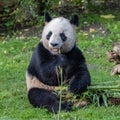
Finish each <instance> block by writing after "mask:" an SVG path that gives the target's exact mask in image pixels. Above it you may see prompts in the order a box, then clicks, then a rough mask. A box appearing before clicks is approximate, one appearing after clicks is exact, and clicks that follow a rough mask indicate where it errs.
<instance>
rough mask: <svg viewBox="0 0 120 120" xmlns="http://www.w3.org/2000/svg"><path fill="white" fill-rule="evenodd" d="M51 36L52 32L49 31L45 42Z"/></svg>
mask: <svg viewBox="0 0 120 120" xmlns="http://www.w3.org/2000/svg"><path fill="white" fill-rule="evenodd" d="M51 35H52V32H51V31H50V32H49V33H48V34H47V35H46V38H47V40H49V39H50V37H51Z"/></svg>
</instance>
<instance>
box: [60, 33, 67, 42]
mask: <svg viewBox="0 0 120 120" xmlns="http://www.w3.org/2000/svg"><path fill="white" fill-rule="evenodd" d="M60 37H61V39H62V40H63V41H66V40H67V37H66V36H65V34H64V33H60Z"/></svg>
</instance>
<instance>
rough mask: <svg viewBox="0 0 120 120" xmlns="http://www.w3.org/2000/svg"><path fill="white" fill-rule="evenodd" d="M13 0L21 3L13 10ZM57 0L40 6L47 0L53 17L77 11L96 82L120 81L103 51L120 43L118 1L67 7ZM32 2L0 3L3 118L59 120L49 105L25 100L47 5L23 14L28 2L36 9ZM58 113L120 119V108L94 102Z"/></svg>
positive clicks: (74, 118)
mask: <svg viewBox="0 0 120 120" xmlns="http://www.w3.org/2000/svg"><path fill="white" fill-rule="evenodd" d="M105 1H107V0H105ZM3 2H8V1H7V0H5V1H3ZM12 2H15V6H16V5H17V6H16V8H15V9H12V7H11V6H10V5H11V3H12ZM19 2H20V3H19ZM36 2H37V0H36ZM59 2H60V1H59V0H53V1H49V0H48V1H47V2H46V1H44V0H43V1H42V3H40V4H45V10H49V12H50V13H52V16H54V17H56V16H58V15H62V16H65V17H67V18H69V17H70V16H71V14H73V13H76V14H78V15H79V18H80V26H79V27H78V28H77V45H78V47H79V48H80V49H81V50H82V51H83V53H84V55H85V57H86V60H87V64H88V67H89V70H90V74H91V78H92V84H94V83H100V82H103V81H104V82H107V81H118V80H119V79H120V77H119V76H111V75H110V71H111V69H112V67H113V63H109V62H108V60H107V57H106V54H105V53H106V51H108V50H109V49H112V47H113V45H114V44H115V43H117V42H120V9H119V8H120V7H119V3H120V2H119V0H118V1H117V0H115V1H114V2H113V1H109V2H108V1H107V2H105V3H104V4H103V3H99V4H98V3H96V2H94V1H93V3H94V4H93V3H92V5H91V3H89V4H87V8H86V6H85V7H84V5H83V3H82V2H81V1H79V0H75V1H70V0H68V2H67V1H66V2H65V4H64V5H63V6H59V5H60V3H59ZM88 2H89V1H88ZM34 3H35V2H34V1H33V0H29V1H28V0H26V1H24V0H21V1H19V0H11V1H9V2H8V3H5V4H6V5H7V6H2V2H0V5H1V6H2V7H0V11H1V10H2V8H4V9H3V10H2V13H3V14H1V15H0V17H1V19H0V20H1V21H2V22H1V24H0V26H1V29H0V33H1V37H0V120H29V119H30V120H38V119H40V120H56V119H57V115H54V114H51V113H48V112H47V110H46V109H40V108H33V107H32V106H31V105H30V104H29V102H28V99H27V91H26V83H25V71H26V69H27V66H28V63H29V61H30V59H31V55H32V52H33V50H34V48H35V46H36V45H37V43H38V42H39V40H40V37H41V32H42V28H43V25H44V24H43V21H44V20H43V16H42V14H43V13H42V12H43V11H44V10H43V8H42V11H41V12H40V11H38V13H37V14H36V13H34V12H32V13H31V16H32V17H26V16H25V12H24V10H23V8H25V9H27V6H26V5H30V6H34V7H33V8H36V9H38V8H37V7H36V4H34ZM48 3H49V4H48ZM8 5H9V6H10V7H9V6H8ZM85 5H86V4H85ZM82 6H83V8H84V9H82ZM93 6H94V7H93ZM33 8H30V9H32V10H33ZM39 9H40V8H39ZM22 11H23V12H22ZM28 11H29V12H30V10H28ZM27 15H28V14H27ZM17 16H18V17H17ZM4 17H5V19H4ZM26 19H27V21H26ZM18 23H20V24H19V25H20V27H19V25H18ZM17 25H18V26H17ZM33 25H34V26H33ZM13 28H15V29H14V30H13ZM18 28H19V30H18ZM16 29H17V31H15V30H16ZM60 117H61V120H100V119H102V120H119V119H120V106H114V105H112V106H109V107H105V106H99V107H98V106H96V105H95V104H90V105H88V106H85V107H83V108H73V110H72V111H71V112H68V113H65V112H62V113H61V114H60Z"/></svg>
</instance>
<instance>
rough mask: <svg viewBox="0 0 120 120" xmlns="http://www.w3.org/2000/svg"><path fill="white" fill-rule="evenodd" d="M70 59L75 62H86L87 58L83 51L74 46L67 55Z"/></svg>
mask: <svg viewBox="0 0 120 120" xmlns="http://www.w3.org/2000/svg"><path fill="white" fill-rule="evenodd" d="M66 55H67V57H68V59H69V60H70V59H72V60H74V61H79V60H80V61H83V62H85V57H84V55H83V53H82V51H81V50H80V49H79V48H78V47H77V46H74V47H73V49H72V50H71V51H70V52H69V53H67V54H66Z"/></svg>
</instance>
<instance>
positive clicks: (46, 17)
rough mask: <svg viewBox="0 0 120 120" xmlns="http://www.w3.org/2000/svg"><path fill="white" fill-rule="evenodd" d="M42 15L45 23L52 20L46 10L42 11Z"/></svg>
mask: <svg viewBox="0 0 120 120" xmlns="http://www.w3.org/2000/svg"><path fill="white" fill-rule="evenodd" d="M44 17H45V22H46V23H48V22H50V21H51V20H52V18H51V16H50V15H49V13H47V12H45V13H44Z"/></svg>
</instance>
